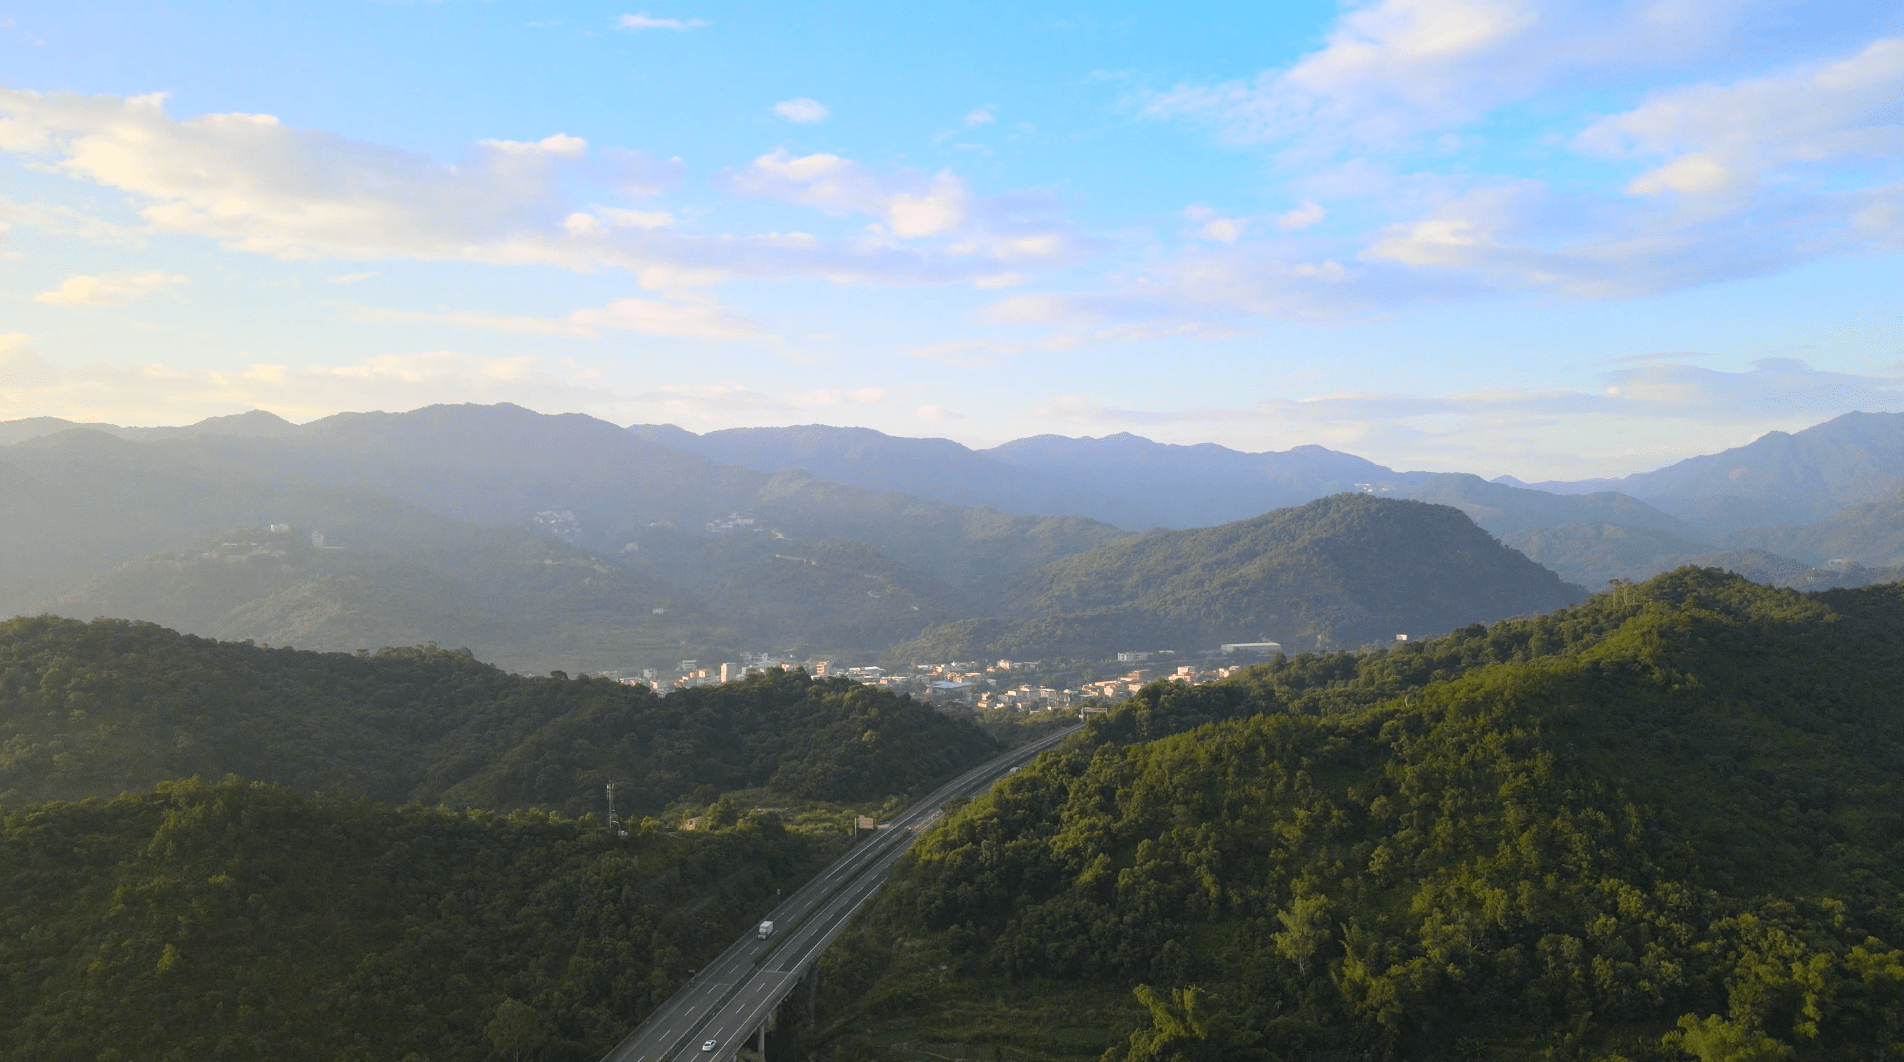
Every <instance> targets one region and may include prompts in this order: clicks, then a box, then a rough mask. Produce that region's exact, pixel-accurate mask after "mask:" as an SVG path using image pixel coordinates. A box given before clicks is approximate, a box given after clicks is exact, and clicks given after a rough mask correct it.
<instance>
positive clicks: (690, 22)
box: [615, 11, 710, 32]
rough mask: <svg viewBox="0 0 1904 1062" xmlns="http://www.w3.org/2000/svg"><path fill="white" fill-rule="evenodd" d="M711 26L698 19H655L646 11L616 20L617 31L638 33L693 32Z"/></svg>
mask: <svg viewBox="0 0 1904 1062" xmlns="http://www.w3.org/2000/svg"><path fill="white" fill-rule="evenodd" d="M709 24H710V23H708V22H706V21H704V20H702V19H698V18H690V19H685V20H684V19H678V18H655V17H654V16H653V15H650V14H648V13H647V12H646V11H639V12H636V13H635V14H632V15H623V16H622V17H620V18H618V19H616V20H615V28H616V29H624V30H632V31H636V32H639V31H641V30H651V29H664V30H691V29H700V28H702V27H703V26H707V25H709Z"/></svg>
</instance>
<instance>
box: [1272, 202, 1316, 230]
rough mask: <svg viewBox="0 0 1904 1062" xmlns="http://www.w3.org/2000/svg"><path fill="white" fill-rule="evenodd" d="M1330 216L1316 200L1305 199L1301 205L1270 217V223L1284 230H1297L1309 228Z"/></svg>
mask: <svg viewBox="0 0 1904 1062" xmlns="http://www.w3.org/2000/svg"><path fill="white" fill-rule="evenodd" d="M1328 216H1329V212H1328V211H1327V210H1324V209H1322V207H1321V206H1319V205H1317V204H1316V203H1315V201H1314V200H1309V199H1305V200H1303V201H1302V204H1301V205H1300V206H1297V207H1296V208H1295V209H1293V210H1286V211H1284V212H1282V213H1281V214H1278V215H1276V216H1275V217H1274V218H1271V219H1270V223H1271V224H1273V225H1275V226H1276V227H1277V228H1279V229H1281V230H1283V231H1284V232H1297V231H1300V230H1302V229H1306V228H1309V227H1310V226H1312V225H1315V224H1317V223H1319V222H1321V221H1322V219H1323V218H1326V217H1328Z"/></svg>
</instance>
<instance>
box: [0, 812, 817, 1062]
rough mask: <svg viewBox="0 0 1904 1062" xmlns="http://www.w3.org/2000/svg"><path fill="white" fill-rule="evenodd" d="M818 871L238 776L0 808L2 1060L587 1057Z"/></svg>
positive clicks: (587, 828) (785, 837)
mask: <svg viewBox="0 0 1904 1062" xmlns="http://www.w3.org/2000/svg"><path fill="white" fill-rule="evenodd" d="M821 854H823V850H822V849H819V848H817V847H816V846H815V845H814V844H813V843H812V841H811V840H810V839H808V838H801V837H797V836H793V835H790V834H788V833H786V832H785V831H783V830H782V829H781V828H780V827H779V826H777V825H776V824H775V823H774V822H772V821H771V820H769V819H765V818H750V819H747V820H745V821H743V822H741V823H738V824H736V825H734V826H732V827H731V828H727V829H723V830H717V831H714V832H712V833H710V832H708V831H697V832H696V833H693V834H678V835H676V834H668V833H666V832H664V831H662V830H660V829H659V828H658V827H657V826H656V825H655V824H654V823H652V822H649V823H647V824H646V825H644V826H638V827H636V828H634V829H633V830H632V831H631V832H630V834H629V836H628V837H626V838H617V837H615V836H614V835H612V834H611V833H610V832H609V831H608V830H607V829H605V828H603V827H601V826H600V825H598V824H591V823H589V822H587V821H585V820H583V821H578V820H574V819H565V818H561V817H559V816H550V815H544V814H532V813H528V812H518V813H515V814H511V815H507V816H501V815H494V814H489V813H483V812H469V813H459V812H452V811H448V810H443V809H425V808H420V807H415V806H412V807H406V808H398V807H392V806H389V805H385V804H379V803H375V802H372V801H368V800H348V799H343V798H336V797H323V798H305V797H299V796H296V795H294V794H292V793H291V792H289V791H287V790H284V789H281V788H277V787H273V786H267V785H263V784H259V783H241V782H237V781H229V782H224V783H220V784H216V785H206V784H202V783H199V782H178V783H166V784H162V785H160V786H159V787H158V789H157V790H156V791H155V792H147V793H142V794H137V795H128V796H121V797H118V798H116V799H114V800H111V801H107V802H101V801H86V802H82V803H62V804H47V805H40V806H36V807H30V808H27V809H24V810H20V811H15V812H11V813H8V812H4V811H3V810H0V889H4V891H5V896H6V902H5V903H4V904H0V1058H4V1059H8V1060H11V1062H119V1060H130V1059H141V1060H152V1062H205V1060H210V1059H247V1060H249V1059H276V1060H282V1062H396V1060H400V1059H411V1060H422V1059H435V1060H469V1062H481V1060H486V1059H508V1060H528V1059H536V1060H538V1062H569V1060H575V1062H586V1060H593V1059H596V1058H599V1057H601V1056H602V1054H604V1053H605V1052H606V1051H607V1050H608V1048H609V1047H610V1046H612V1045H613V1044H614V1043H615V1042H616V1041H617V1040H619V1039H620V1038H621V1037H622V1036H623V1035H625V1034H626V1033H627V1032H628V1030H629V1029H630V1028H631V1027H632V1024H633V1022H634V1020H635V1019H636V1018H637V1017H638V1016H639V1015H641V1014H644V1013H646V1012H647V1011H648V1010H650V1009H652V1008H653V1007H654V1006H655V1005H656V1004H658V1003H659V1002H660V1001H661V1000H663V999H665V998H667V996H668V995H670V994H671V993H672V992H673V991H674V989H675V987H676V986H677V985H678V984H679V983H680V982H681V981H683V980H685V978H686V977H687V975H688V973H689V971H690V969H691V968H693V967H696V966H698V965H700V964H701V963H702V962H704V961H705V960H706V959H707V958H709V957H710V956H712V955H713V954H715V953H717V952H719V951H720V949H721V948H723V947H725V946H726V945H727V944H728V943H729V942H730V941H731V940H732V939H733V937H734V936H735V935H736V934H737V933H738V932H740V931H741V929H742V928H743V927H744V926H745V925H746V924H747V923H748V922H749V921H751V920H752V919H755V918H758V917H759V915H760V912H762V911H763V910H766V909H768V908H770V907H771V906H772V905H773V902H774V899H773V896H774V891H775V890H776V889H790V888H792V887H794V886H797V885H798V884H799V883H800V882H801V881H802V880H803V879H804V878H805V877H806V876H807V875H808V874H810V873H811V872H812V870H813V869H814V868H815V866H816V865H817V863H818V859H819V856H820V855H821Z"/></svg>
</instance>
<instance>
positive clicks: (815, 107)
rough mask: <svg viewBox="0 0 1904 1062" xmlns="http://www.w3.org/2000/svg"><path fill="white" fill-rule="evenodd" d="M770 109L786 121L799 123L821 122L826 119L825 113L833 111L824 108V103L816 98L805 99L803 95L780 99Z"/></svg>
mask: <svg viewBox="0 0 1904 1062" xmlns="http://www.w3.org/2000/svg"><path fill="white" fill-rule="evenodd" d="M772 110H773V112H774V113H775V114H777V115H779V116H780V117H782V118H785V119H786V120H787V121H789V122H797V123H799V124H801V125H810V124H812V123H813V122H823V121H825V120H826V118H827V115H829V114H831V113H833V112H831V111H829V110H827V109H826V104H824V103H821V102H820V101H818V100H810V99H807V98H806V97H805V96H795V97H794V98H793V99H790V100H781V101H780V102H779V103H776V104H774V105H773V108H772Z"/></svg>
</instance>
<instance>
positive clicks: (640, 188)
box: [602, 147, 688, 199]
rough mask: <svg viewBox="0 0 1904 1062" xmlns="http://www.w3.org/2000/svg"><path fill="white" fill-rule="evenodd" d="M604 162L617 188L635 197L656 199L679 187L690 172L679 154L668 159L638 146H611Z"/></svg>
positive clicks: (626, 194)
mask: <svg viewBox="0 0 1904 1062" xmlns="http://www.w3.org/2000/svg"><path fill="white" fill-rule="evenodd" d="M602 162H603V165H604V166H605V167H606V169H607V170H608V177H609V180H610V181H611V182H612V183H613V184H614V185H615V189H616V190H617V191H619V192H621V194H623V195H625V196H628V197H629V198H631V199H652V198H654V197H655V196H658V195H660V194H661V193H663V192H666V191H668V190H669V189H671V188H678V187H680V185H681V182H682V181H683V180H685V179H686V178H687V172H688V166H687V163H685V162H682V161H681V157H680V156H679V155H676V156H674V157H673V158H668V159H664V158H661V157H660V156H658V155H654V154H651V153H649V152H646V151H641V150H639V149H635V148H621V147H612V148H609V149H607V150H605V151H603V152H602Z"/></svg>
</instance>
